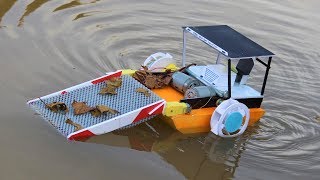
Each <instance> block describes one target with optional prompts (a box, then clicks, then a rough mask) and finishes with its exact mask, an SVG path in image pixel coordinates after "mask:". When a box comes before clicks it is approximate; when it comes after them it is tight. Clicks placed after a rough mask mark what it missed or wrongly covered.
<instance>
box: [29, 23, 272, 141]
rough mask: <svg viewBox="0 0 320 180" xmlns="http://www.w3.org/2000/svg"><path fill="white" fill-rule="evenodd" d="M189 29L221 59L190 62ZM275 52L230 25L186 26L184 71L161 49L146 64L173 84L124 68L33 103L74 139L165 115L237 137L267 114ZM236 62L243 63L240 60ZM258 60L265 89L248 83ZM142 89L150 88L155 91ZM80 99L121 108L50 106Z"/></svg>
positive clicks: (183, 127) (182, 124)
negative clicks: (107, 88) (145, 80)
mask: <svg viewBox="0 0 320 180" xmlns="http://www.w3.org/2000/svg"><path fill="white" fill-rule="evenodd" d="M187 33H190V34H192V35H193V37H195V38H197V39H199V40H200V41H202V42H204V43H205V44H207V45H209V46H210V47H212V48H213V49H214V50H215V51H216V52H217V54H218V55H217V60H216V62H213V64H210V65H193V66H188V67H186V34H187ZM273 56H274V54H273V53H272V52H270V51H268V50H267V49H265V48H263V47H262V46H260V45H258V44H257V43H255V42H253V41H252V40H250V39H249V38H247V37H245V36H244V35H242V34H240V33H239V32H237V31H235V30H234V29H232V28H231V27H229V26H226V25H219V26H193V27H183V53H182V67H185V68H184V69H183V71H177V69H178V68H177V66H176V64H175V62H174V61H173V58H172V56H171V55H170V54H168V53H155V54H153V55H151V56H150V57H148V58H147V59H146V61H145V62H144V64H143V65H144V67H146V68H148V71H149V72H148V73H151V74H161V73H168V72H170V73H171V74H170V75H171V76H172V80H171V83H170V85H168V86H165V87H162V88H160V89H148V88H147V87H146V86H145V84H142V83H141V82H139V81H137V80H136V79H134V78H133V77H132V76H133V75H134V74H135V73H136V72H137V71H136V70H130V69H127V70H119V71H116V72H111V73H107V74H106V75H105V76H102V77H100V78H97V79H94V80H92V81H88V82H85V83H82V84H80V85H76V86H73V87H71V88H67V89H65V90H62V91H59V92H56V93H53V94H50V95H47V96H43V97H41V98H37V99H34V100H31V101H29V102H28V104H29V105H30V106H31V107H32V108H33V109H34V110H36V111H37V112H38V113H39V114H41V115H42V116H43V117H44V118H45V119H46V120H47V121H48V122H49V123H50V124H52V125H53V126H54V127H55V128H56V129H58V130H59V132H61V133H62V134H63V135H65V136H67V138H68V139H71V140H79V139H82V138H88V137H90V136H93V135H99V134H104V133H107V132H110V131H113V130H116V129H119V128H123V127H131V126H134V125H135V124H138V123H141V122H144V121H146V120H148V119H151V118H153V117H155V116H156V115H160V114H162V115H163V116H162V117H163V119H164V121H165V122H167V123H168V124H169V125H170V126H171V127H173V128H175V129H177V130H178V131H180V132H182V133H198V132H208V131H210V128H211V131H212V132H213V133H215V134H217V135H219V136H223V137H234V136H237V135H240V134H242V133H243V132H244V130H245V129H246V127H247V125H253V124H254V123H255V122H257V121H258V120H259V119H260V118H261V117H262V116H263V115H264V113H265V110H264V109H263V108H261V103H262V101H263V98H264V96H263V95H264V91H265V87H266V82H267V78H268V73H269V69H270V64H271V60H272V57H273ZM223 59H225V61H226V63H223ZM264 61H267V62H264ZM233 62H237V63H236V65H234V64H235V63H233ZM254 62H259V63H261V64H262V65H264V66H265V67H266V71H265V75H264V80H263V84H262V88H261V91H260V92H258V91H257V90H255V89H254V88H252V87H251V86H249V85H248V84H247V80H248V77H249V75H250V72H251V70H252V68H253V66H254ZM114 77H121V78H122V81H123V82H122V85H121V87H119V88H118V89H117V94H116V95H101V94H98V92H99V90H100V89H101V88H103V86H104V85H105V83H104V81H106V80H110V79H112V78H114ZM136 89H145V90H146V91H147V92H148V93H149V95H150V96H146V95H145V94H143V93H139V92H137V91H135V90H136ZM74 100H76V101H84V102H86V104H87V105H88V106H95V105H97V104H100V105H107V106H108V107H111V108H113V109H116V110H117V111H118V113H117V114H111V113H106V114H104V115H103V116H100V117H93V116H91V115H90V113H87V114H83V115H75V114H74V110H73V109H72V108H69V109H70V111H68V112H66V113H57V112H52V111H50V109H49V108H48V105H47V104H49V103H52V102H64V103H65V105H66V106H67V107H71V106H72V102H73V101H74ZM66 119H72V121H73V122H74V123H76V124H77V125H81V128H80V130H79V129H77V131H75V130H74V129H75V127H74V125H72V124H70V123H69V124H68V123H65V121H66ZM210 126H211V127H210Z"/></svg>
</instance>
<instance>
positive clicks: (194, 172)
mask: <svg viewBox="0 0 320 180" xmlns="http://www.w3.org/2000/svg"><path fill="white" fill-rule="evenodd" d="M249 131H250V129H249ZM159 132H161V134H160V133H159ZM250 134H251V133H250V132H248V131H247V132H246V133H245V134H243V135H242V136H239V137H236V138H221V137H218V136H216V135H214V134H213V133H211V132H210V133H201V134H188V135H184V134H181V133H180V132H178V131H176V130H174V129H171V127H169V126H168V125H167V124H165V123H164V122H163V121H161V119H160V118H155V119H153V120H149V121H148V122H147V123H142V124H140V125H137V126H135V127H133V128H129V129H125V130H118V131H114V132H111V133H108V134H105V135H100V136H94V137H92V138H90V139H88V140H87V141H86V142H92V143H99V144H106V145H111V146H118V147H128V148H131V149H135V150H138V151H147V152H155V153H157V154H159V155H160V156H161V157H163V159H164V160H165V161H167V162H168V163H169V164H171V165H173V166H174V167H175V168H176V169H177V170H178V171H179V172H181V173H182V174H183V175H184V176H185V177H186V178H188V179H208V178H209V177H210V179H229V178H232V177H234V174H235V171H236V168H237V167H238V163H239V161H240V157H241V153H242V152H243V151H244V150H245V145H246V142H247V141H248V139H249V138H248V137H250Z"/></svg>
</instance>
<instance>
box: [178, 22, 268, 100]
mask: <svg viewBox="0 0 320 180" xmlns="http://www.w3.org/2000/svg"><path fill="white" fill-rule="evenodd" d="M212 27H214V26H212ZM216 27H217V26H216ZM227 27H229V26H227ZM182 28H183V47H182V67H185V66H186V63H185V61H186V44H187V41H186V32H189V33H190V34H192V35H193V36H194V37H196V38H197V39H199V40H201V41H202V42H204V43H205V44H207V45H209V46H210V47H212V48H213V49H215V50H216V51H217V52H218V56H217V62H218V60H219V57H220V55H223V56H225V57H227V58H228V98H231V60H235V59H238V60H241V59H248V58H252V59H253V60H257V61H258V62H260V63H261V64H263V65H264V66H265V67H266V71H265V75H264V80H263V84H262V88H261V92H260V94H261V95H263V94H264V91H265V87H266V84H267V79H268V75H269V69H270V68H271V61H272V57H273V56H274V54H273V53H271V52H270V51H268V50H267V51H268V52H270V53H269V54H266V55H259V56H249V57H237V58H232V57H230V56H229V53H228V51H226V50H224V49H223V48H221V47H219V46H218V45H216V44H215V43H213V42H211V41H209V40H208V39H207V38H205V37H203V36H202V35H201V34H199V33H197V32H196V31H194V30H192V29H191V28H190V27H182ZM237 33H238V32H237ZM242 36H243V35H242ZM244 37H245V36H244ZM250 41H251V40H250ZM257 45H258V44H257ZM258 46H260V45H258ZM261 47H262V46H261ZM262 48H263V47H262ZM266 57H267V58H268V62H267V63H265V62H263V61H262V60H261V59H260V58H266Z"/></svg>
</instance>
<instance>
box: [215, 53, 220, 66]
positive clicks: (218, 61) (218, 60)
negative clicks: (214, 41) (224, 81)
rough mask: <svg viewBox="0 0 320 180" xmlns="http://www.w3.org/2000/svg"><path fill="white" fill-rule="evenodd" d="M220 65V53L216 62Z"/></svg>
mask: <svg viewBox="0 0 320 180" xmlns="http://www.w3.org/2000/svg"><path fill="white" fill-rule="evenodd" d="M219 63H220V52H218V56H217V60H216V64H219Z"/></svg>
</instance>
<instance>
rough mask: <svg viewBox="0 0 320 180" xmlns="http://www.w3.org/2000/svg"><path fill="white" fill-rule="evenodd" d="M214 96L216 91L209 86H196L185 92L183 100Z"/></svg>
mask: <svg viewBox="0 0 320 180" xmlns="http://www.w3.org/2000/svg"><path fill="white" fill-rule="evenodd" d="M212 96H216V91H215V90H214V88H213V87H210V86H197V87H192V88H190V89H188V90H187V91H186V93H185V94H184V98H185V99H192V98H204V97H212Z"/></svg>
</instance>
